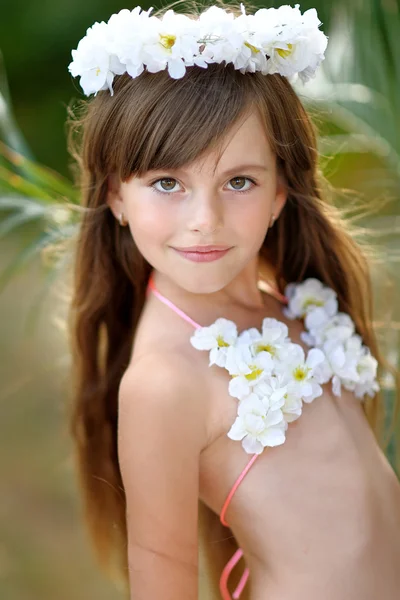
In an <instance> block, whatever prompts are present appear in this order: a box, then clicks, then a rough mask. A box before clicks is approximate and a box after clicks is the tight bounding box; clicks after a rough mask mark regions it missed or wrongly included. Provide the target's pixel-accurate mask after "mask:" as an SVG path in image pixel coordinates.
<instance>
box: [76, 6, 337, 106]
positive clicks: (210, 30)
mask: <svg viewBox="0 0 400 600" xmlns="http://www.w3.org/2000/svg"><path fill="white" fill-rule="evenodd" d="M299 6H300V5H299V4H296V5H295V7H291V6H287V5H285V6H280V7H279V8H261V9H259V10H257V11H256V12H255V14H254V15H247V14H246V11H245V8H244V5H243V4H240V8H241V15H239V16H238V17H235V16H234V14H233V13H230V12H228V11H226V10H224V9H222V8H219V7H217V6H211V7H209V8H208V9H207V10H205V11H203V12H202V13H201V14H200V15H199V17H198V18H197V19H194V18H190V17H187V16H185V15H182V14H178V13H175V12H174V11H173V10H168V11H167V12H166V13H165V14H164V15H163V16H162V17H161V18H158V17H155V16H150V13H151V11H152V10H153V9H152V8H150V9H149V10H148V11H142V9H141V7H140V6H137V7H136V8H134V9H133V10H132V11H129V10H128V9H123V10H121V11H120V12H119V13H116V14H113V15H112V16H111V17H110V19H109V20H108V22H107V23H105V22H104V21H102V22H101V23H98V22H96V23H94V25H93V26H92V27H89V29H87V32H86V36H85V37H83V38H82V39H81V40H80V42H79V44H78V47H77V49H76V50H72V58H73V61H72V62H71V63H70V65H69V67H68V70H69V71H70V73H71V75H72V76H73V77H77V76H80V84H81V86H82V88H83V91H84V93H85V94H86V95H87V96H89V95H90V94H95V95H96V94H97V92H99V91H100V90H105V89H107V88H108V89H109V90H110V93H111V95H113V88H112V83H113V80H114V76H115V75H122V74H123V73H128V74H129V75H130V76H131V77H138V76H139V75H140V74H141V73H142V72H143V71H144V69H145V68H146V69H147V71H149V72H150V73H156V72H157V71H162V70H164V69H167V70H168V73H169V75H170V76H171V77H172V78H174V79H180V78H181V77H183V76H184V74H185V72H186V67H188V66H193V65H197V66H199V67H203V68H207V65H208V64H211V63H222V62H223V61H225V62H226V63H232V64H233V65H234V67H235V69H238V70H240V71H241V72H242V73H246V72H252V73H254V72H255V71H261V72H262V73H263V74H264V75H267V74H272V73H280V74H281V75H283V76H285V77H288V78H293V79H295V78H297V76H298V77H300V80H301V81H302V82H303V83H305V82H307V81H308V80H309V79H310V78H312V77H314V76H315V71H316V69H317V67H318V66H319V65H320V63H321V62H322V61H323V60H324V58H325V56H324V52H325V49H326V47H327V43H328V38H327V36H326V35H325V34H324V33H323V32H322V31H320V30H319V29H318V28H319V26H320V25H321V21H320V20H319V19H318V16H317V12H316V10H315V8H311V9H309V10H307V11H305V12H304V14H303V15H302V14H301V12H300V10H299Z"/></svg>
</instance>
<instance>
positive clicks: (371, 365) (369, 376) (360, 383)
mask: <svg viewBox="0 0 400 600" xmlns="http://www.w3.org/2000/svg"><path fill="white" fill-rule="evenodd" d="M377 368H378V361H377V360H376V358H374V357H373V356H372V355H371V354H370V352H369V349H368V348H366V346H363V347H362V352H361V353H360V354H359V355H358V361H357V366H356V369H357V373H358V380H357V381H354V380H348V379H344V381H343V385H344V387H345V388H346V389H348V390H352V391H354V394H355V396H356V398H363V396H365V394H367V395H368V396H371V397H373V396H374V395H375V394H376V392H378V391H379V389H380V388H379V384H378V382H377V381H376V374H377Z"/></svg>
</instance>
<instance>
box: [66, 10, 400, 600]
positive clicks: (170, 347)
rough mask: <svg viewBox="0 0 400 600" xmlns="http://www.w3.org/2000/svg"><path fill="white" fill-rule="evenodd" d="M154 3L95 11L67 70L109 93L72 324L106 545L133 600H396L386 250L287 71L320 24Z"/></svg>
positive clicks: (101, 117)
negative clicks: (359, 220)
mask: <svg viewBox="0 0 400 600" xmlns="http://www.w3.org/2000/svg"><path fill="white" fill-rule="evenodd" d="M160 14H162V15H163V17H162V19H161V18H158V17H154V16H152V15H151V14H150V12H147V13H145V12H143V11H142V12H141V11H140V8H137V9H135V10H134V11H131V12H129V11H127V10H126V11H121V13H118V14H117V15H113V17H111V19H110V20H109V22H108V23H107V24H105V23H100V24H99V23H97V24H95V26H94V27H93V28H92V29H91V30H88V32H87V36H86V37H85V38H84V39H83V40H82V41H81V42H80V45H79V46H78V49H77V50H76V51H74V52H73V58H74V60H73V63H71V65H70V71H71V73H72V74H73V75H80V76H81V84H82V86H83V88H84V90H85V92H86V93H87V94H88V95H89V94H91V93H94V94H95V98H94V99H93V100H92V101H91V102H90V103H89V104H88V106H87V110H86V111H85V113H84V115H83V117H82V119H81V121H80V122H79V123H78V125H79V126H80V127H82V131H83V136H82V138H81V145H80V148H79V150H78V154H77V158H78V160H79V164H80V167H81V175H82V178H81V186H82V203H83V205H84V206H85V207H87V211H85V213H84V217H83V220H82V224H81V228H80V232H79V239H78V244H77V250H76V261H75V272H74V295H73V302H72V305H71V321H70V324H71V329H70V331H71V342H72V349H73V352H74V354H73V357H74V369H75V371H74V377H75V382H76V383H75V388H74V410H73V415H72V432H73V436H74V439H75V442H76V449H77V459H78V466H79V472H80V476H81V482H82V489H83V493H84V497H85V506H86V515H87V519H88V523H89V526H90V530H91V533H92V535H93V539H94V542H95V546H96V548H97V551H98V554H99V557H100V559H101V560H102V562H103V563H104V564H113V561H114V558H115V556H118V557H119V558H120V560H121V562H122V567H123V570H124V573H125V575H126V578H127V580H128V581H129V588H130V597H131V598H132V600H153V599H154V600H155V599H158V598H162V599H163V600H172V599H174V600H176V599H179V600H194V599H196V598H198V586H199V589H200V592H201V594H202V597H204V598H207V599H209V598H210V599H211V598H218V597H222V598H224V599H227V598H231V594H232V593H233V597H234V598H238V597H239V596H240V597H241V598H251V600H306V599H307V600H317V599H318V600H320V599H321V598H324V599H325V600H330V599H332V600H333V599H334V600H339V599H340V600H359V599H360V598H362V599H363V600H377V599H385V600H395V598H398V594H399V589H400V569H399V567H400V485H399V482H398V480H397V478H396V475H395V473H394V471H393V470H392V468H391V467H390V465H389V463H388V461H387V459H386V457H385V455H384V452H383V450H382V448H381V446H382V443H383V441H382V415H383V401H382V398H381V396H380V394H379V393H378V391H379V385H378V383H377V380H376V377H375V375H376V367H377V359H378V361H379V366H381V365H382V361H381V359H380V358H379V356H378V351H377V346H376V341H375V337H374V332H373V329H372V313H371V288H370V278H369V269H368V264H367V260H366V258H365V256H364V255H363V254H362V252H361V250H360V248H359V247H358V246H357V245H356V243H355V241H354V239H353V237H352V235H350V232H349V230H348V229H346V227H345V224H344V222H343V220H341V218H340V216H339V215H338V213H337V212H336V211H335V210H334V208H333V207H332V206H331V205H330V204H329V203H328V200H327V198H326V197H325V195H324V193H323V191H322V186H321V181H322V179H321V176H320V173H319V169H318V154H317V150H316V138H315V131H314V128H313V125H312V123H311V121H310V118H309V116H308V115H307V114H306V112H305V110H304V108H303V106H302V104H301V102H300V100H299V98H298V97H297V95H296V94H295V92H294V90H293V88H292V85H291V80H292V78H293V77H295V76H299V77H300V78H301V79H302V80H303V81H306V80H307V79H308V78H309V77H311V76H312V75H313V74H314V72H315V70H316V68H317V67H318V65H319V64H320V62H321V60H322V59H323V53H324V50H325V47H326V37H325V36H324V34H323V33H322V32H321V31H320V30H319V28H318V27H319V24H320V22H319V21H318V19H317V17H316V14H315V11H308V12H307V13H304V15H301V13H300V11H299V9H298V6H296V7H295V8H290V7H287V6H284V7H281V9H278V10H277V11H275V10H274V9H270V10H266V9H262V10H260V11H258V12H257V13H256V15H255V16H251V15H250V16H249V15H246V13H245V10H244V7H243V6H241V10H237V9H235V8H231V9H229V10H225V9H223V8H218V7H215V6H214V7H211V8H210V9H208V10H207V11H204V13H202V15H201V17H200V18H198V16H197V15H196V13H195V12H193V13H189V14H187V16H184V15H177V14H175V13H173V12H172V11H169V12H165V11H163V12H162V13H160ZM238 40H239V41H238ZM204 351H208V352H209V355H207V354H205V353H204ZM199 546H200V552H198V550H199ZM115 550H116V551H117V554H115V553H114V551H115ZM227 561H228V562H227ZM239 561H240V562H239Z"/></svg>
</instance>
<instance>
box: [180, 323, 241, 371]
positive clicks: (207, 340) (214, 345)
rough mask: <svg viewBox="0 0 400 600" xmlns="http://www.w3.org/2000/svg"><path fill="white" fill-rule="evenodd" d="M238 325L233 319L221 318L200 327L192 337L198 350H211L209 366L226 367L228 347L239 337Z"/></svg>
mask: <svg viewBox="0 0 400 600" xmlns="http://www.w3.org/2000/svg"><path fill="white" fill-rule="evenodd" d="M237 335H238V334H237V327H236V325H235V323H234V322H233V321H229V320H228V319H224V318H220V319H217V320H216V321H215V323H213V324H212V325H210V326H209V327H199V328H198V329H196V330H195V332H194V334H193V335H192V337H191V338H190V343H191V344H192V346H193V347H194V348H196V349H197V350H210V351H211V352H210V362H209V366H211V365H213V364H216V365H218V366H219V367H225V362H226V355H227V350H228V348H229V347H230V346H231V345H232V344H234V343H235V341H236V339H237Z"/></svg>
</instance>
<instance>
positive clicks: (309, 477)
mask: <svg viewBox="0 0 400 600" xmlns="http://www.w3.org/2000/svg"><path fill="white" fill-rule="evenodd" d="M156 284H157V280H156ZM160 291H161V290H160ZM263 296H264V298H263V299H264V306H263V307H260V308H259V309H256V310H251V311H249V310H246V309H244V308H243V307H238V306H236V307H229V306H226V307H224V316H225V317H226V318H228V319H232V320H233V321H234V322H235V323H236V324H237V326H238V330H239V331H241V330H243V329H246V328H249V327H258V328H260V326H261V322H262V319H263V318H264V317H274V318H277V319H279V320H281V321H283V322H286V324H287V325H288V327H289V335H290V337H291V339H292V341H294V342H296V343H299V344H301V345H303V344H302V342H301V340H300V337H299V334H300V332H301V331H302V324H301V323H300V322H299V321H294V322H293V321H288V320H286V319H285V317H284V316H283V314H282V310H281V308H282V307H281V305H280V304H279V302H278V301H277V300H275V299H274V298H272V297H271V296H267V295H263ZM180 308H182V309H183V310H185V311H186V312H188V313H189V315H190V316H191V317H192V318H194V319H195V320H196V321H197V322H199V323H200V324H203V325H206V324H209V323H211V322H213V321H214V320H215V319H216V318H217V317H218V316H221V314H214V315H212V313H211V312H210V308H209V307H208V308H207V309H205V311H204V312H203V313H201V312H199V311H196V314H193V312H190V311H189V310H188V309H187V307H184V306H180ZM160 331H162V336H160ZM192 332H193V328H192V326H191V325H190V324H189V323H187V322H186V321H184V320H183V319H181V318H180V317H179V316H178V315H176V314H175V313H174V312H173V311H172V310H171V309H170V308H169V307H167V306H165V305H164V304H162V303H161V302H160V301H159V299H157V298H156V297H155V296H154V295H152V294H150V296H149V298H148V299H147V301H146V305H145V308H144V310H143V313H142V317H141V320H140V323H139V327H138V329H137V335H136V338H135V343H134V348H133V352H132V361H131V362H132V364H134V362H135V361H137V360H138V359H139V358H141V357H143V356H146V354H148V353H151V352H152V351H153V350H154V341H155V340H157V345H158V351H159V352H160V353H164V354H168V353H173V354H174V355H177V356H179V354H181V356H182V361H183V360H184V361H185V364H188V361H189V362H190V364H191V365H192V366H193V372H192V377H193V375H195V376H196V381H198V382H202V383H201V391H202V397H201V398H198V396H196V394H193V399H192V401H193V403H195V402H198V401H199V402H202V403H203V408H204V411H203V412H199V414H201V415H204V419H205V425H204V424H203V425H204V426H205V430H206V432H207V436H206V443H205V444H204V447H203V448H202V449H201V452H200V455H199V490H198V492H199V496H200V497H201V499H202V500H203V501H204V502H205V503H206V504H207V505H208V506H209V507H210V508H211V509H212V510H213V511H215V512H216V513H217V514H219V512H220V510H221V508H222V505H223V503H224V501H225V498H226V496H227V495H228V493H229V491H230V489H231V487H232V485H233V483H234V481H235V480H236V478H237V476H238V475H239V473H240V472H241V470H242V469H243V468H244V466H245V464H246V463H247V462H248V460H249V458H250V456H249V455H247V454H246V453H245V452H244V450H243V448H242V447H241V444H240V442H235V441H232V440H230V439H229V438H228V437H227V436H226V433H227V431H228V430H229V428H230V427H231V424H232V423H233V421H234V419H235V416H236V409H237V407H236V403H235V400H234V399H233V398H232V397H231V396H229V394H228V381H229V374H228V373H227V372H226V371H225V370H224V369H220V368H219V367H216V366H213V367H209V366H208V353H207V352H199V351H198V350H195V349H194V348H193V347H192V346H191V345H190V344H189V343H188V341H189V337H190V335H191V334H192ZM303 347H304V345H303ZM128 371H129V369H128ZM199 385H200V383H199ZM205 390H207V393H206V392H205ZM194 410H195V409H194ZM196 410H197V409H196ZM199 427H200V424H199ZM226 518H227V521H228V523H229V525H230V527H231V530H232V532H233V533H234V535H235V537H236V539H237V541H238V543H239V545H240V546H241V548H242V549H243V551H244V557H245V560H246V563H247V565H248V567H249V568H250V573H251V577H250V579H249V582H248V584H247V585H248V586H250V597H251V600H321V598H323V599H324V600H331V599H332V600H360V599H362V600H377V599H379V600H380V599H382V600H383V599H384V600H395V599H397V598H398V597H399V590H400V568H399V567H400V483H399V481H398V480H397V478H396V475H395V473H394V472H393V470H392V468H391V466H390V464H389V463H388V461H387V459H386V457H385V456H384V454H383V452H382V451H381V450H380V448H379V446H378V444H377V443H376V440H375V437H374V435H373V432H372V430H371V428H370V426H369V424H368V422H367V420H366V418H365V415H364V413H363V410H362V407H361V404H360V401H359V400H357V399H356V398H355V397H354V396H353V394H352V393H350V392H346V391H344V392H343V393H342V396H341V397H340V398H336V397H335V396H333V395H332V393H331V391H330V386H329V385H326V386H324V394H323V396H322V397H320V398H317V399H316V400H315V401H314V402H313V403H311V404H305V405H304V407H303V414H302V415H301V416H300V418H299V419H298V420H297V421H295V422H294V423H291V424H290V425H289V429H288V431H287V438H286V442H285V443H284V444H283V445H282V446H278V447H275V448H266V450H265V451H264V452H263V454H262V455H261V456H259V457H258V459H257V461H256V462H255V464H254V465H253V467H252V468H251V470H250V472H249V473H248V474H247V475H246V477H245V479H244V480H243V482H242V483H241V485H240V486H239V488H238V490H237V491H236V493H235V495H234V498H233V500H232V502H231V504H230V506H229V509H228V512H227V515H226ZM132 597H133V596H132ZM143 597H144V596H143ZM172 597H173V596H171V598H172ZM186 597H189V595H187V596H186ZM192 597H193V598H194V597H195V596H190V598H192ZM138 598H141V596H138Z"/></svg>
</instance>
